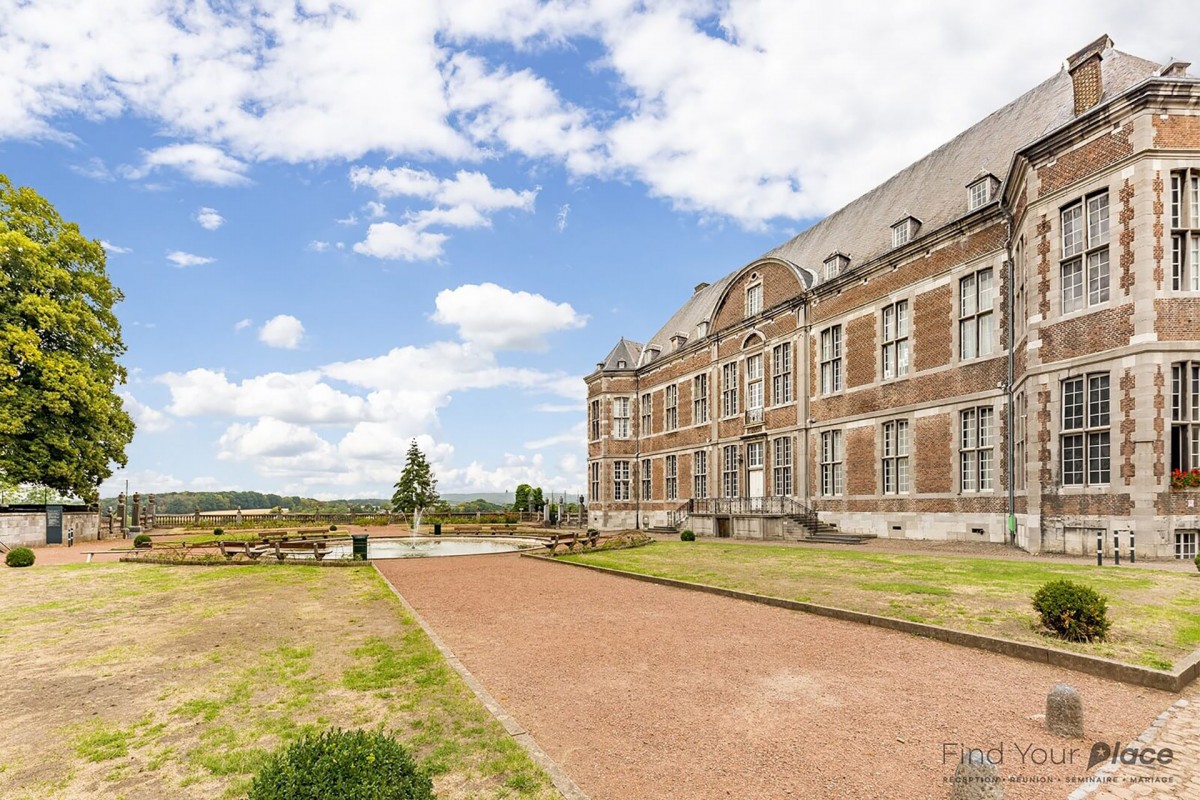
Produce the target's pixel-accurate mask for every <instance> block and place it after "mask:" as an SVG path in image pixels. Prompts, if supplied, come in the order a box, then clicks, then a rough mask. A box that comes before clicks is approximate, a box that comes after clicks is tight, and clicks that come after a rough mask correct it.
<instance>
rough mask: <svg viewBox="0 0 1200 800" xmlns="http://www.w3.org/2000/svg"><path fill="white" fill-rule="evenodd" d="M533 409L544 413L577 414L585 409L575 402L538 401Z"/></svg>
mask: <svg viewBox="0 0 1200 800" xmlns="http://www.w3.org/2000/svg"><path fill="white" fill-rule="evenodd" d="M533 410H534V411H538V412H541V413H543V414H577V413H581V412H582V411H583V406H581V405H576V404H575V403H538V404H537V405H535V406H534V407H533Z"/></svg>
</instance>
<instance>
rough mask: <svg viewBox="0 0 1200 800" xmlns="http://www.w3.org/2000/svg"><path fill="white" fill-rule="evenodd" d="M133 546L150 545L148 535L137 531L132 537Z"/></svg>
mask: <svg viewBox="0 0 1200 800" xmlns="http://www.w3.org/2000/svg"><path fill="white" fill-rule="evenodd" d="M133 546H134V547H149V546H150V537H149V536H147V535H146V534H144V533H139V534H138V535H137V536H135V537H133Z"/></svg>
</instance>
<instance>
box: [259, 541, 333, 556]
mask: <svg viewBox="0 0 1200 800" xmlns="http://www.w3.org/2000/svg"><path fill="white" fill-rule="evenodd" d="M267 548H268V549H270V548H273V549H274V551H275V557H276V558H277V559H279V560H280V561H283V560H284V559H285V558H287V557H288V556H289V555H307V554H309V553H312V557H313V558H315V559H316V560H317V561H320V560H321V559H323V558H324V557H325V556H327V555H329V553H330V552H331V551H332V550H333V548H332V547H331V546H330V544H329V542H327V541H324V540H323V539H309V540H304V539H296V540H294V541H290V542H289V541H287V540H286V539H280V540H277V541H275V542H272V543H270V544H268V545H267Z"/></svg>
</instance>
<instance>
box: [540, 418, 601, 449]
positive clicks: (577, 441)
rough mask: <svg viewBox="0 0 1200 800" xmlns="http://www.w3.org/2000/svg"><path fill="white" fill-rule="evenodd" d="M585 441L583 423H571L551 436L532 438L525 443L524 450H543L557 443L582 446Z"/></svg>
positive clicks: (555, 445)
mask: <svg viewBox="0 0 1200 800" xmlns="http://www.w3.org/2000/svg"><path fill="white" fill-rule="evenodd" d="M586 443H587V438H586V431H585V428H584V423H583V422H582V421H580V422H579V423H577V424H575V425H572V426H571V427H570V428H568V429H567V430H565V431H563V432H562V433H556V434H554V435H553V436H547V437H545V438H542V439H534V440H533V441H530V442H526V443H525V449H526V450H545V449H546V448H548V447H557V446H558V445H563V444H567V445H571V446H573V447H583V446H584V445H585V444H586Z"/></svg>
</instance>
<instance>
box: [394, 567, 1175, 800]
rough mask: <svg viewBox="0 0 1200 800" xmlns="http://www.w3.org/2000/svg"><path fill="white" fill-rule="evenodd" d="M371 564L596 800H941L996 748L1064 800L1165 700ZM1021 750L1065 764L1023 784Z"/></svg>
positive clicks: (990, 660)
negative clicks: (956, 777) (1059, 724)
mask: <svg viewBox="0 0 1200 800" xmlns="http://www.w3.org/2000/svg"><path fill="white" fill-rule="evenodd" d="M377 563H378V565H379V567H380V569H381V571H382V572H383V574H384V575H385V576H386V577H387V578H388V580H390V581H391V582H392V583H393V584H394V585H395V586H396V587H397V589H399V590H400V592H401V593H403V594H404V596H405V597H406V598H407V599H408V600H409V602H411V603H412V605H413V606H414V607H415V608H416V609H417V610H418V611H419V612H420V613H421V614H422V615H423V616H424V617H425V619H426V620H428V622H429V623H430V625H432V626H433V628H434V629H435V630H437V631H438V633H439V634H440V635H441V636H442V637H443V638H444V639H445V641H446V643H447V644H448V645H449V646H450V647H451V648H452V649H453V650H454V651H455V653H456V654H457V655H458V656H459V658H460V659H461V660H462V661H463V663H464V664H465V665H466V667H467V668H468V669H469V670H471V672H472V673H473V674H474V675H475V676H476V677H477V678H478V679H479V680H480V681H481V682H482V683H483V684H484V686H486V687H487V689H488V690H489V691H491V693H492V694H493V695H495V696H496V698H497V699H498V700H499V701H500V703H502V704H503V705H504V706H505V708H506V709H507V710H508V712H509V713H510V714H512V715H513V716H514V717H515V718H516V719H517V720H518V721H519V722H520V723H521V724H522V725H524V727H525V728H526V729H527V730H528V731H529V732H530V733H531V734H532V735H533V736H534V738H535V739H536V740H537V742H538V743H539V744H540V745H541V746H542V747H543V748H544V749H545V750H546V751H547V752H548V753H549V754H550V755H551V756H552V757H553V758H554V759H555V760H556V761H558V763H559V764H560V765H562V767H563V768H564V769H566V771H567V772H568V773H569V774H570V775H571V776H572V777H573V778H574V779H575V781H576V782H577V783H579V785H580V786H581V787H582V788H583V789H584V791H586V792H588V793H589V794H590V795H591V796H592V798H593V800H640V799H641V798H670V799H671V800H683V799H685V798H697V799H700V798H704V799H705V800H708V799H709V798H737V799H738V800H750V799H751V798H763V799H764V800H773V799H774V798H786V797H795V798H888V799H889V800H894V799H895V798H905V800H917V798H940V799H941V800H944V798H947V797H949V795H950V785H949V783H947V781H948V779H949V778H950V776H952V775H953V772H954V766H955V763H956V762H957V759H958V757H959V753H958V749H957V748H958V743H965V744H966V745H967V746H982V747H985V748H994V747H998V746H1001V745H1002V746H1003V758H1004V760H1003V764H1002V766H1001V774H1002V775H1004V776H1021V777H1023V778H1025V779H1027V780H1028V779H1031V778H1032V779H1037V780H1043V779H1049V780H1052V781H1053V782H1051V783H1040V784H1030V783H1011V784H1008V785H1007V786H1006V787H1005V796H1006V797H1007V798H1009V799H1010V800H1012V799H1013V798H1033V797H1056V798H1062V797H1064V796H1065V795H1066V794H1067V793H1069V792H1070V791H1071V789H1073V788H1074V787H1075V786H1076V785H1077V784H1078V780H1077V778H1078V777H1079V776H1082V775H1083V774H1085V773H1084V769H1083V768H1084V766H1085V765H1086V761H1087V756H1088V752H1089V749H1090V746H1091V743H1092V741H1095V740H1098V739H1103V740H1107V741H1113V740H1114V739H1119V740H1122V741H1128V740H1129V739H1131V738H1133V737H1135V736H1137V735H1138V734H1139V733H1141V731H1142V730H1143V729H1144V728H1145V727H1146V726H1147V725H1149V723H1150V722H1151V721H1152V720H1153V719H1154V717H1155V716H1156V715H1157V714H1158V713H1159V712H1161V711H1162V710H1163V709H1165V708H1167V707H1168V706H1169V705H1170V704H1171V703H1172V702H1173V701H1174V700H1175V696H1173V695H1170V694H1166V693H1163V692H1156V691H1153V690H1149V689H1137V688H1132V687H1128V686H1125V685H1122V684H1118V683H1114V682H1111V681H1106V680H1102V679H1099V678H1092V677H1090V676H1087V675H1081V674H1079V673H1074V672H1069V671H1065V670H1059V669H1055V668H1052V667H1048V666H1045V665H1039V664H1032V663H1029V662H1025V661H1019V660H1016V659H1010V658H1005V657H1003V656H999V655H995V654H991V653H983V652H978V651H974V650H970V649H967V648H961V647H955V646H952V645H948V644H943V643H940V642H934V641H930V640H927V639H921V638H918V637H914V636H910V635H907V634H902V633H897V632H894V631H886V630H879V629H875V628H870V627H867V626H863V625H857V624H854V623H849V622H841V621H839V620H832V619H827V618H823V617H816V616H810V615H806V614H802V613H799V612H793V611H787V610H784V609H777V608H770V607H767V606H761V605H756V604H751V603H745V602H742V601H738V600H733V599H729V598H723V597H714V596H712V595H707V594H701V593H697V592H690V591H686V590H682V589H674V588H669V587H664V586H656V585H652V584H647V583H642V582H637V581H632V580H627V579H624V578H620V577H614V576H609V575H603V574H599V573H595V572H591V571H588V570H582V569H577V568H574V567H570V566H565V565H559V564H551V563H546V562H542V561H538V560H535V559H528V558H521V557H518V556H480V557H474V556H473V557H461V558H428V559H408V560H395V561H381V562H377ZM1059 681H1067V682H1070V683H1071V684H1073V685H1074V686H1076V687H1077V688H1079V690H1080V692H1081V693H1082V694H1083V697H1084V703H1085V710H1086V720H1085V725H1086V731H1087V738H1086V740H1082V741H1065V740H1060V739H1056V738H1054V737H1051V736H1049V735H1047V734H1046V733H1045V732H1044V731H1043V730H1042V722H1041V717H1040V715H1041V714H1042V712H1043V710H1044V705H1045V698H1046V693H1047V692H1048V691H1049V689H1050V688H1051V687H1052V686H1053V685H1054V684H1055V683H1056V682H1059ZM947 743H949V748H948V753H946V754H944V749H943V748H944V745H945V744H947ZM1031 744H1032V745H1034V746H1035V750H1034V751H1027V754H1028V755H1027V758H1026V761H1025V763H1024V764H1023V763H1022V756H1021V753H1020V752H1019V751H1018V750H1017V748H1018V747H1019V748H1021V749H1022V750H1024V749H1026V748H1027V747H1029V745H1031ZM1037 748H1044V749H1047V750H1048V749H1050V748H1053V752H1054V754H1055V755H1056V757H1058V758H1061V757H1062V755H1063V750H1064V748H1065V749H1066V750H1067V752H1069V751H1070V750H1071V749H1074V750H1075V751H1076V752H1075V755H1074V764H1067V765H1065V766H1050V765H1044V766H1039V765H1035V764H1033V763H1031V761H1030V759H1032V758H1034V757H1035V756H1036V754H1037ZM1073 778H1074V779H1075V780H1072V779H1073Z"/></svg>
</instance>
